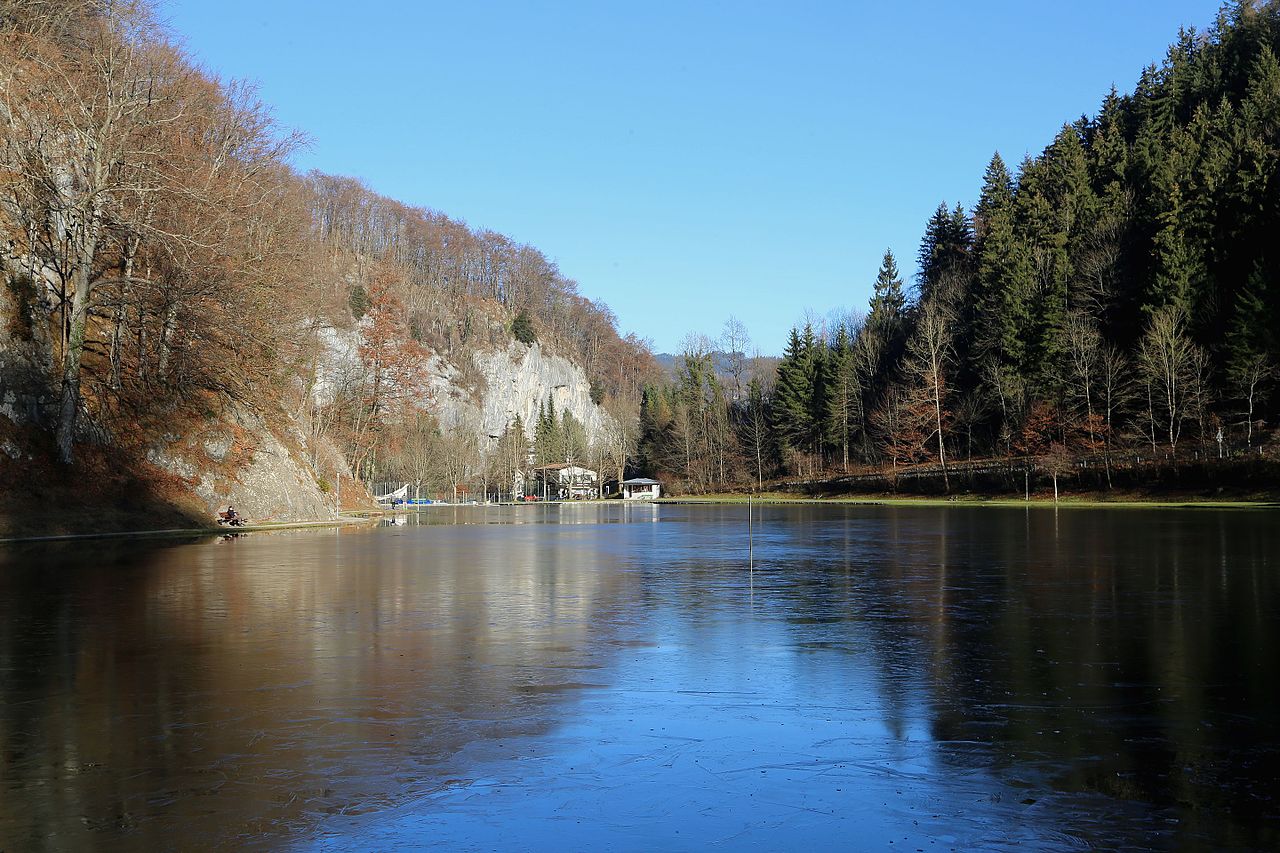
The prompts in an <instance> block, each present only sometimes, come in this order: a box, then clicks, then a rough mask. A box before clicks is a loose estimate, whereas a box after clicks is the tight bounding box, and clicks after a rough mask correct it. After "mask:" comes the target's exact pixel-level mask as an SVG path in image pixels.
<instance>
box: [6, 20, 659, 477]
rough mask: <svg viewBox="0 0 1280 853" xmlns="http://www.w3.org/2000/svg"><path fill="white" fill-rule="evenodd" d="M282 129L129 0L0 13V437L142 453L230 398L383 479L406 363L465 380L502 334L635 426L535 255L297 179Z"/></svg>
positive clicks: (605, 336) (643, 359)
mask: <svg viewBox="0 0 1280 853" xmlns="http://www.w3.org/2000/svg"><path fill="white" fill-rule="evenodd" d="M302 141H303V140H301V138H300V137H298V136H297V135H295V134H291V133H288V132H285V131H283V130H282V129H281V128H279V127H277V126H276V125H275V123H274V122H273V120H272V118H271V115H270V111H269V109H268V107H267V106H266V105H264V104H262V103H261V102H260V101H259V100H258V99H257V98H256V97H255V94H254V91H253V89H252V88H251V87H249V86H246V85H244V84H241V83H236V82H227V81H223V80H219V79H216V78H215V77H213V76H211V75H210V74H208V73H207V72H205V71H203V70H201V69H200V68H199V67H198V66H197V65H196V64H195V63H194V62H193V61H192V60H191V59H190V58H188V57H187V56H186V55H184V53H183V51H182V49H181V48H180V47H179V46H178V45H177V43H176V41H175V39H174V38H173V37H172V36H171V35H170V34H169V33H167V32H166V31H165V29H164V28H163V27H162V26H161V25H160V24H159V23H158V22H157V18H156V15H155V13H154V10H153V9H152V7H151V6H150V4H149V3H147V2H145V0H133V1H132V2H114V0H113V2H105V0H0V274H2V276H3V279H4V287H3V288H2V289H0V386H2V387H3V391H4V404H3V413H4V414H5V415H6V416H7V420H6V419H0V433H3V435H0V438H3V439H4V440H5V441H9V440H10V439H11V438H13V437H14V429H13V425H14V424H17V425H19V426H21V427H22V428H23V429H24V430H25V431H26V432H25V433H24V435H25V436H26V437H27V438H30V437H31V435H32V427H33V426H34V427H35V429H36V431H38V432H42V433H43V434H45V435H47V436H48V437H49V439H50V440H49V441H48V442H47V445H48V446H47V448H46V450H47V451H48V452H49V455H50V456H51V457H58V458H60V459H61V460H62V462H63V463H67V462H71V461H73V460H75V459H76V458H77V457H79V456H82V455H83V454H86V453H91V452H97V451H96V448H101V447H103V446H106V445H111V446H114V447H116V448H122V447H123V448H126V449H132V450H135V451H137V455H138V456H139V457H142V456H147V455H148V454H151V452H152V442H153V440H154V439H155V438H156V436H159V435H182V434H184V433H185V432H186V431H187V430H188V428H189V427H193V426H195V425H199V424H200V423H204V422H206V421H208V420H210V419H211V418H217V417H219V413H220V412H223V411H225V410H227V409H228V408H233V409H235V410H236V411H243V410H246V409H248V410H252V411H253V412H255V413H257V415H260V416H261V417H262V418H265V419H266V421H267V422H268V423H274V424H276V425H277V427H278V431H280V432H281V434H282V435H283V434H285V433H288V434H289V435H291V436H293V437H294V438H292V439H290V443H291V444H294V445H296V444H297V443H298V442H302V443H303V444H308V442H311V445H314V443H315V442H319V441H321V440H323V442H331V443H332V444H334V445H336V446H337V450H338V451H340V453H341V455H342V456H344V457H345V458H346V460H347V462H348V464H349V465H350V466H351V467H353V468H355V467H359V465H358V464H357V463H360V462H361V460H368V459H373V458H376V459H378V460H379V464H380V465H381V466H382V468H381V470H383V471H386V470H387V469H386V465H387V464H389V462H388V460H390V458H391V454H392V452H393V451H394V450H395V448H396V447H400V446H403V445H404V439H405V437H406V436H407V435H410V434H413V433H420V432H438V430H437V429H436V425H435V424H434V423H433V422H432V417H431V411H432V410H431V406H430V405H429V401H428V400H425V399H419V400H413V399H410V398H412V397H414V396H415V394H416V393H417V392H419V391H421V389H422V387H424V386H423V385H422V384H421V383H422V382H423V381H424V380H423V379H422V378H421V376H420V373H421V369H423V368H424V367H427V366H429V367H430V368H431V369H432V370H434V371H435V372H436V375H437V376H441V375H446V376H448V377H450V381H454V382H457V383H460V384H464V385H469V386H475V385H476V384H477V383H479V382H481V381H482V379H481V378H480V377H479V375H478V374H477V372H476V367H475V364H474V362H473V361H472V359H471V358H470V356H471V354H473V353H475V352H478V351H484V350H503V349H505V348H507V347H509V346H511V345H512V343H513V341H514V340H516V339H519V340H520V341H522V342H523V343H526V344H528V343H532V342H534V341H535V340H536V341H537V342H538V343H539V344H540V346H541V350H540V351H541V352H542V353H544V354H545V353H550V354H553V355H561V356H564V357H566V358H568V359H570V360H571V361H573V362H574V363H576V364H577V365H580V366H581V367H582V368H583V369H584V370H585V371H586V375H587V377H589V379H590V382H591V396H592V399H593V400H595V401H597V402H601V401H603V402H611V401H612V402H614V403H616V409H617V410H618V411H626V410H627V409H628V407H629V408H630V411H631V412H632V414H633V416H634V412H635V410H636V406H637V405H638V398H639V388H640V385H641V382H642V381H643V378H644V377H645V376H646V375H648V374H647V372H648V371H651V370H654V369H656V368H655V367H654V366H653V363H652V358H651V356H650V355H649V353H648V350H647V347H646V346H645V345H644V344H643V342H641V341H638V340H637V339H635V338H634V337H626V338H624V337H622V336H620V335H619V333H618V331H617V326H616V320H615V318H614V316H613V314H612V313H611V312H610V311H609V309H608V308H607V307H606V306H604V305H603V304H600V303H598V302H593V301H591V300H590V299H588V298H586V297H584V296H583V295H581V294H580V293H579V291H578V287H577V285H576V283H575V282H573V281H571V280H569V279H568V278H566V277H565V276H564V275H562V274H561V273H560V271H559V270H558V269H557V268H556V266H555V265H554V264H553V263H552V262H550V261H549V260H548V259H547V258H546V257H545V256H544V255H543V254H542V253H541V252H539V251H538V250H536V249H534V248H532V247H529V246H525V245H521V244H519V243H518V242H516V241H513V240H511V239H509V238H507V237H504V236H502V235H500V234H495V233H492V232H489V231H484V230H477V229H474V228H469V227H467V226H466V225H465V224H464V223H461V222H459V221H456V220H453V219H450V218H449V217H447V216H445V215H443V214H440V213H436V212H434V211H430V210H426V209H423V208H419V207H414V206H410V205H406V204H402V203H399V202H396V201H394V200H392V199H389V198H386V197H383V196H380V195H378V194H376V193H373V192H371V191H370V190H368V189H367V188H366V187H364V186H363V185H362V184H361V183H360V182H358V181H356V180H353V179H348V178H339V177H333V176H328V175H322V174H314V173H313V174H308V175H300V174H297V173H296V172H295V171H294V170H293V169H292V168H291V166H290V165H289V158H290V155H291V154H292V152H293V151H295V150H296V149H297V147H298V146H299V144H301V142H302ZM335 341H337V342H338V344H337V345H341V347H345V351H344V355H347V356H349V358H346V359H345V360H344V362H343V365H344V366H343V371H342V372H341V373H340V375H339V372H337V371H336V370H335V369H334V368H333V367H332V365H326V364H325V360H326V358H327V357H328V356H330V355H332V350H333V348H334V346H335ZM321 390H323V392H324V393H320V392H321ZM419 396H421V395H419ZM55 436H56V441H54V440H52V439H54V437H55ZM15 440H16V439H15ZM36 443H37V444H38V443H39V442H38V441H37V442H36ZM311 445H309V446H308V447H306V448H304V454H303V455H305V456H307V457H308V458H309V459H311V460H312V461H313V464H314V460H315V459H316V456H317V448H316V447H315V446H311ZM5 446H6V448H9V447H10V446H11V445H10V444H6V445H5ZM237 446H238V445H237ZM297 449H298V448H296V447H295V450H297ZM6 452H8V451H6ZM23 453H28V454H30V453H34V454H35V455H36V456H37V457H38V456H39V455H40V450H39V448H38V447H37V448H26V449H25V450H24V449H22V448H15V449H13V451H12V452H11V453H9V455H10V456H12V457H13V458H19V456H22V454H23ZM15 454H17V455H15ZM233 455H234V454H233ZM24 458H27V459H30V458H31V457H30V455H28V456H26V457H24ZM31 464H34V463H31ZM229 464H230V463H229ZM28 467H30V464H28ZM328 470H329V471H331V472H332V470H333V469H332V468H329V469H328ZM226 473H229V472H224V474H226ZM318 476H319V475H317V477H318Z"/></svg>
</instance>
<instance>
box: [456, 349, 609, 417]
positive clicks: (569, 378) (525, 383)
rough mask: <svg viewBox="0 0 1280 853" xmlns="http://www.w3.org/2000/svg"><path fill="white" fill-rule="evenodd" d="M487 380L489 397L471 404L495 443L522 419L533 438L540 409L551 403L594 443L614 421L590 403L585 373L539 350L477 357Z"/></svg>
mask: <svg viewBox="0 0 1280 853" xmlns="http://www.w3.org/2000/svg"><path fill="white" fill-rule="evenodd" d="M472 359H473V360H474V361H475V364H476V367H478V368H479V369H480V371H481V373H482V374H484V378H485V385H486V388H485V393H484V396H483V397H482V398H481V399H480V400H478V401H472V403H471V406H472V408H474V409H475V415H474V418H475V420H476V421H478V425H479V428H480V431H481V433H482V434H483V435H485V436H488V437H489V438H491V439H496V438H498V436H500V435H502V432H503V430H505V429H506V427H507V424H509V423H511V421H512V420H514V419H515V417H516V415H519V416H520V418H521V419H522V421H523V422H524V425H525V431H526V432H527V433H528V435H529V437H530V438H532V437H533V428H534V425H535V423H536V420H537V417H538V406H539V405H541V404H545V403H546V401H547V399H548V397H550V399H551V400H552V402H553V403H554V404H555V408H556V412H558V413H560V412H566V411H568V412H570V413H572V414H573V416H574V417H575V418H577V419H578V420H579V421H580V422H581V423H582V425H583V426H584V427H585V428H586V432H587V440H588V441H594V440H595V438H596V437H597V436H598V435H599V433H600V431H601V430H602V429H603V428H604V427H605V424H606V421H607V420H608V419H609V415H608V414H606V413H605V411H604V410H603V409H601V408H600V407H599V406H597V405H596V404H595V403H593V402H592V401H591V383H590V381H588V379H587V375H586V373H585V372H584V371H583V370H582V368H581V367H579V366H578V365H576V364H574V363H573V362H571V361H569V360H568V359H565V358H562V357H560V356H558V355H546V354H544V353H543V351H542V347H541V345H539V344H536V343H535V344H532V345H531V346H525V345H524V344H521V343H518V342H512V344H511V345H510V346H508V347H507V348H506V349H505V350H498V351H495V352H480V353H475V354H474V355H473V356H472Z"/></svg>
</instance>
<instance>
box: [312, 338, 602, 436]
mask: <svg viewBox="0 0 1280 853" xmlns="http://www.w3.org/2000/svg"><path fill="white" fill-rule="evenodd" d="M321 340H322V341H323V342H324V345H325V349H326V352H327V357H326V359H325V361H326V363H325V364H323V365H321V366H320V368H319V370H318V372H317V381H316V384H315V388H314V390H313V392H312V393H313V394H315V396H316V398H317V399H318V400H319V401H321V402H327V401H328V400H330V399H332V395H333V388H334V385H335V384H336V383H337V382H340V381H342V377H343V375H344V374H346V373H348V372H350V371H355V370H357V369H358V366H357V358H358V356H357V352H358V339H357V335H356V333H355V332H349V331H342V330H335V329H326V330H325V331H324V332H323V333H322V335H321ZM470 358H471V362H472V365H473V366H474V368H475V371H477V372H478V373H479V379H480V381H479V382H477V383H474V386H475V387H468V385H467V381H466V378H465V376H466V374H465V373H464V371H461V370H459V369H458V368H457V367H456V366H455V365H453V364H450V363H449V362H448V361H446V360H445V359H443V358H441V357H440V356H439V355H435V354H433V355H431V356H430V357H429V358H427V359H426V360H425V361H424V362H423V363H422V367H421V371H420V374H419V382H420V388H419V396H420V397H421V398H422V401H423V402H422V407H423V408H424V409H426V410H427V411H430V412H431V413H432V414H433V415H435V417H436V420H437V421H439V423H440V426H441V428H442V429H444V430H447V431H449V432H458V431H460V430H466V431H469V432H471V433H473V434H474V435H477V436H478V437H479V438H480V439H481V446H482V449H486V450H487V449H488V448H489V447H491V446H492V444H493V443H494V442H496V441H497V440H498V438H499V437H500V436H501V435H502V433H503V431H504V430H506V428H507V424H509V423H511V422H512V421H513V420H515V418H516V416H517V415H519V416H520V419H521V421H522V422H523V423H524V427H525V433H526V435H527V436H528V437H529V439H531V440H532V439H533V430H534V425H535V423H536V421H537V417H538V407H539V406H540V405H545V404H546V402H547V400H548V399H550V400H551V401H552V402H553V403H554V404H555V409H556V413H557V414H560V413H562V412H566V411H568V412H570V413H571V414H572V415H573V416H574V417H575V418H577V420H578V421H579V422H580V423H581V424H582V425H583V427H584V428H585V430H586V434H587V440H588V441H594V440H595V439H596V438H597V437H598V436H599V435H600V433H601V432H602V431H603V430H605V429H607V428H608V427H610V426H612V418H611V417H610V416H609V414H608V413H607V412H605V411H604V410H603V409H602V408H600V407H599V406H597V405H596V404H595V403H593V402H591V382H590V381H589V380H588V379H587V375H586V372H585V371H583V369H582V368H581V367H579V366H578V365H576V364H574V363H573V362H571V361H569V360H568V359H566V358H563V357H562V356H558V355H549V354H547V353H546V352H545V351H544V350H543V348H542V346H541V344H537V343H535V344H532V345H525V344H522V343H519V342H517V341H512V342H511V343H510V344H509V345H508V346H507V347H506V349H498V350H490V351H483V352H474V353H471V355H470Z"/></svg>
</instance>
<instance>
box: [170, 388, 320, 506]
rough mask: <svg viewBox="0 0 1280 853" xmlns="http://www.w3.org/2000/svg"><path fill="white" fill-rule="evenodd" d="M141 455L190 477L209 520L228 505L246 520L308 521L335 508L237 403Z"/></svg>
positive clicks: (286, 450) (303, 468) (301, 466)
mask: <svg viewBox="0 0 1280 853" xmlns="http://www.w3.org/2000/svg"><path fill="white" fill-rule="evenodd" d="M147 458H148V461H150V462H151V463H152V464H154V465H158V466H159V467H161V468H164V469H165V470H167V471H169V472H170V473H173V474H177V475H178V476H180V477H183V478H185V479H187V480H188V481H189V482H190V481H194V482H195V485H194V486H193V487H192V493H193V494H194V495H195V496H196V497H197V498H199V499H200V500H201V501H202V502H203V503H204V505H205V507H206V509H207V511H208V513H209V517H210V518H214V517H216V514H217V513H218V511H220V510H222V509H225V508H226V506H227V505H228V504H231V505H232V506H234V507H235V508H236V511H237V512H239V513H240V515H242V516H244V517H245V518H247V519H248V520H249V521H251V522H262V521H310V520H313V519H323V518H332V517H333V516H334V514H335V511H336V510H335V505H334V502H333V498H332V497H330V496H329V495H327V494H325V492H323V491H322V490H321V487H320V485H319V483H317V482H316V479H315V478H314V477H313V476H312V474H311V472H310V470H309V468H308V466H307V465H306V464H305V463H304V462H300V461H299V460H297V459H295V458H294V454H293V453H292V452H291V451H290V449H289V448H288V447H287V446H286V445H285V444H284V442H282V441H281V440H280V439H279V438H277V437H276V435H275V434H274V433H272V431H271V430H270V429H269V428H268V427H267V425H266V424H265V423H263V421H262V419H261V418H259V417H258V416H257V415H255V414H253V413H252V412H249V411H247V410H245V409H243V408H240V407H236V408H233V409H232V410H231V411H230V412H229V413H228V414H227V415H226V416H225V417H224V419H223V420H222V421H220V422H214V423H212V424H211V425H210V426H209V427H208V428H207V429H205V430H204V431H202V432H201V433H200V434H199V435H194V436H175V435H169V436H165V437H164V438H163V439H162V440H161V443H160V444H158V445H157V446H155V447H153V448H152V449H151V451H150V452H149V453H148V454H147ZM232 461H235V462H236V464H234V465H230V466H228V463H230V462H232Z"/></svg>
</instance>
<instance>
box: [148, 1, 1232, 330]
mask: <svg viewBox="0 0 1280 853" xmlns="http://www.w3.org/2000/svg"><path fill="white" fill-rule="evenodd" d="M1217 9H1218V3H1217V2H1216V0H1194V2H1193V0H1166V2H1162V3H1137V2H1128V1H1127V0H1111V2H1101V1H1100V0H1077V2H1074V3H1053V4H1047V3H1046V4H1039V3H1032V4H1028V3H1025V2H1003V0H1002V1H1001V2H972V3H956V2H916V3H863V2H844V3H840V2H805V0H792V1H791V2H785V3H784V2H776V3H775V2H756V3H753V2H742V0H739V2H727V0H726V1H725V2H712V1H711V0H708V2H699V0H688V1H687V2H647V3H615V2H575V3H567V2H566V3H556V2H515V0H509V1H508V2H481V1H480V0H475V2H451V3H435V2H427V3H418V2H405V1H404V0H366V2H364V3H361V4H353V3H351V2H344V3H331V2H323V0H322V1H321V2H295V0H257V2H243V0H217V2H215V0H168V2H163V4H162V7H161V11H162V14H163V15H164V16H165V17H166V18H167V20H168V21H169V23H170V25H171V26H172V28H173V29H174V30H175V31H176V32H177V33H178V34H179V35H180V36H181V37H182V39H183V40H184V41H185V42H186V44H187V46H188V48H189V49H190V50H191V52H192V53H193V54H194V56H195V57H196V59H197V60H198V61H200V62H201V63H202V64H204V65H205V66H206V67H207V68H209V69H210V70H212V71H214V72H216V73H218V74H220V75H222V76H224V77H239V78H248V79H251V80H255V81H257V83H258V84H259V86H260V91H261V94H262V97H263V99H264V100H265V101H266V102H267V103H269V104H271V105H272V106H273V107H274V109H275V112H276V116H277V118H278V119H279V120H280V121H281V122H282V123H283V124H285V125H287V126H289V127H293V128H297V129H300V130H302V131H304V132H306V133H307V134H308V135H309V136H310V137H311V139H312V140H313V144H312V145H311V147H310V148H309V149H308V150H306V151H304V152H302V153H301V154H300V155H299V156H297V157H296V158H295V161H296V165H297V166H298V167H299V168H300V169H303V170H307V169H312V168H315V169H320V170H322V171H325V172H330V173H334V174H341V175H352V176H357V177H360V178H362V179H364V180H365V181H366V182H367V183H368V184H369V185H370V186H371V187H372V188H373V189H375V190H377V191H378V192H381V193H383V194H386V195H389V196H393V197H395V198H398V199H400V200H402V201H405V202H408V203H410V204H418V205H423V206H427V207H431V208H434V209H437V210H440V211H443V212H445V213H447V214H449V215H451V216H454V217H457V218H461V219H464V220H466V221H467V222H468V223H470V224H471V225H473V226H478V227H484V228H491V229H493V230H496V231H500V232H502V233H505V234H508V235H510V236H511V237H513V238H514V239H516V240H519V241H521V242H526V243H530V244H532V245H534V246H537V247H538V248H539V249H541V250H542V251H543V252H544V253H546V254H547V255H548V256H549V257H551V258H552V259H554V260H555V261H556V262H557V263H558V264H559V265H560V268H561V270H562V271H563V272H564V273H565V274H566V275H568V276H570V277H572V278H574V279H576V280H577V281H578V282H579V286H580V287H581V290H582V292H583V293H584V294H585V295H586V296H588V297H590V298H592V299H601V300H603V301H605V302H606V303H608V304H609V305H610V306H611V307H612V308H613V310H614V311H615V312H616V314H617V315H618V321H619V326H620V327H621V329H622V330H623V331H624V332H626V331H634V332H636V333H637V334H639V335H641V336H642V337H647V338H650V339H652V340H653V342H654V345H655V348H656V349H657V350H659V351H672V350H674V349H676V347H677V346H678V342H679V340H680V339H681V338H682V337H683V336H684V335H685V334H686V333H688V332H691V331H696V332H702V333H705V334H709V335H712V336H714V335H716V334H718V332H719V330H720V329H721V327H722V326H723V324H724V321H725V319H726V318H727V317H728V316H729V315H730V314H733V315H735V316H737V317H738V318H740V319H741V320H742V321H743V322H744V323H746V325H747V328H748V329H749V330H750V332H751V335H752V337H753V338H754V340H755V341H756V343H757V345H758V346H759V348H760V349H761V350H762V351H763V352H766V353H771V352H772V353H776V352H779V351H780V350H781V349H782V346H783V344H784V343H785V338H786V332H787V330H788V329H789V328H790V327H791V326H792V325H793V324H795V323H796V322H798V321H799V320H801V318H802V314H803V313H804V311H805V310H806V309H810V310H812V311H815V312H817V313H819V314H825V313H827V312H828V311H830V310H832V309H835V308H841V307H848V308H861V307H864V306H865V304H866V301H867V298H868V295H869V293H870V287H871V282H872V281H873V280H874V278H875V275H876V271H877V269H878V267H879V263H880V258H881V256H882V255H883V253H884V250H885V248H886V247H887V248H891V249H892V250H893V251H894V253H895V254H896V255H897V256H898V259H899V264H900V266H901V267H902V270H903V272H904V274H910V273H911V272H913V271H914V268H915V253H916V249H917V247H918V245H919V240H920V236H921V234H922V232H923V229H924V224H925V220H926V219H927V218H928V216H929V215H930V214H931V213H932V212H933V210H934V209H935V208H936V207H937V205H938V203H939V202H940V201H942V200H946V201H947V202H949V203H954V202H956V201H960V202H962V203H964V204H965V205H966V206H969V205H971V204H972V203H973V201H974V200H975V199H976V197H977V192H978V188H979V185H980V182H981V176H982V170H983V168H984V167H985V166H986V164H987V161H988V160H989V159H990V157H991V154H992V152H994V151H996V150H997V149H998V150H999V151H1000V152H1001V153H1002V154H1003V155H1004V157H1005V159H1006V160H1007V161H1009V162H1010V163H1011V165H1012V164H1016V163H1017V162H1018V161H1019V160H1021V159H1022V157H1023V156H1024V155H1025V154H1027V153H1036V152H1038V151H1040V150H1041V149H1042V148H1043V147H1044V146H1045V145H1047V144H1048V142H1049V141H1050V140H1051V139H1052V137H1053V135H1054V133H1055V132H1056V131H1057V130H1058V128H1059V127H1061V125H1062V124H1063V123H1064V122H1066V121H1070V120H1071V119H1073V118H1075V117H1078V116H1079V115H1081V114H1082V113H1090V114H1092V113H1093V112H1094V111H1095V110H1096V108H1097V106H1098V104H1099V103H1100V102H1101V100H1102V97H1103V95H1105V94H1106V92H1107V90H1108V88H1109V87H1110V86H1111V85H1112V84H1113V83H1114V84H1115V85H1116V86H1117V87H1118V88H1119V89H1120V90H1122V91H1128V90H1131V89H1132V87H1133V83H1134V81H1136V79H1137V77H1138V74H1139V72H1140V71H1141V69H1142V67H1143V66H1144V65H1146V64H1147V63H1150V62H1153V61H1156V60H1158V59H1159V58H1160V57H1161V56H1163V54H1164V51H1165V49H1166V47H1167V46H1168V45H1169V44H1170V43H1171V42H1172V41H1173V40H1174V37H1175V35H1176V33H1177V30H1178V27H1179V26H1180V25H1184V24H1186V25H1194V26H1196V27H1199V28H1204V27H1206V26H1208V25H1209V24H1210V23H1211V21H1212V20H1213V18H1214V16H1215V14H1216V12H1217Z"/></svg>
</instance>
